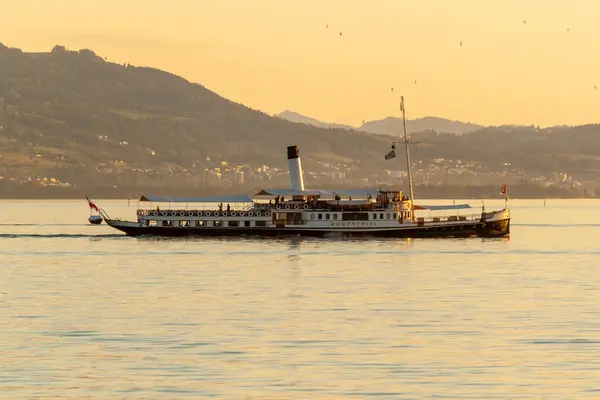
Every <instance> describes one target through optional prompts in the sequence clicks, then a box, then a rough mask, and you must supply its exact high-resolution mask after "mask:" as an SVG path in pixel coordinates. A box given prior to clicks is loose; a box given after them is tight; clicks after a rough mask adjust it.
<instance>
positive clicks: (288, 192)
mask: <svg viewBox="0 0 600 400" xmlns="http://www.w3.org/2000/svg"><path fill="white" fill-rule="evenodd" d="M379 193H401V191H400V190H397V191H394V190H380V189H339V190H324V189H305V190H300V191H298V190H292V189H261V190H259V191H258V192H257V193H254V196H321V197H324V198H329V197H330V198H334V197H335V196H336V195H338V196H341V197H353V196H354V197H368V196H371V197H375V196H377V195H378V194H379Z"/></svg>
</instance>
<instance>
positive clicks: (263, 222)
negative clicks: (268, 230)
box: [254, 221, 267, 226]
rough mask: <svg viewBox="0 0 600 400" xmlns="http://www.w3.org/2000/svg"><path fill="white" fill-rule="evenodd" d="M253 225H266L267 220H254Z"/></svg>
mask: <svg viewBox="0 0 600 400" xmlns="http://www.w3.org/2000/svg"><path fill="white" fill-rule="evenodd" d="M254 225H255V226H267V221H256V222H255V223H254Z"/></svg>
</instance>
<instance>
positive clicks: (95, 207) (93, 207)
mask: <svg viewBox="0 0 600 400" xmlns="http://www.w3.org/2000/svg"><path fill="white" fill-rule="evenodd" d="M85 199H86V200H87V202H88V205H89V206H90V208H91V209H92V210H96V211H98V212H100V210H99V209H98V207H97V206H96V205H95V204H94V203H92V201H91V200H90V199H89V198H88V197H87V196H85Z"/></svg>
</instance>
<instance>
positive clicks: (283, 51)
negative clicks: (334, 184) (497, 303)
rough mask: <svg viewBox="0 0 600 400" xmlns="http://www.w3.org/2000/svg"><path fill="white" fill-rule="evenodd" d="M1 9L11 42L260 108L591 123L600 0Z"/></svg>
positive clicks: (596, 106) (122, 0) (120, 3)
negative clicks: (157, 76)
mask: <svg viewBox="0 0 600 400" xmlns="http://www.w3.org/2000/svg"><path fill="white" fill-rule="evenodd" d="M0 4H1V6H2V12H1V13H0V41H1V42H3V43H4V44H6V45H7V46H11V47H19V48H22V49H23V50H24V51H49V50H50V49H51V48H52V47H53V46H54V45H55V44H62V45H65V46H66V47H67V48H69V49H74V50H78V49H81V48H89V49H92V50H94V51H95V52H96V53H97V54H98V55H101V56H103V57H104V56H106V57H108V59H109V61H110V60H112V61H115V62H121V63H122V62H129V63H131V64H133V65H139V66H152V67H156V68H160V69H164V70H167V71H169V72H173V73H175V74H178V75H181V76H183V77H185V78H186V79H188V80H190V81H193V82H198V83H202V84H203V85H205V86H206V87H208V88H209V89H211V90H213V91H215V92H217V93H219V94H220V95H222V96H224V97H226V98H229V99H231V100H233V101H236V102H240V103H244V104H246V105H248V106H250V107H252V108H255V109H260V110H262V111H264V112H267V113H270V114H273V113H278V112H280V111H283V110H284V109H290V110H294V111H297V112H300V113H302V114H305V115H309V116H312V117H314V118H317V119H320V120H323V121H327V122H338V123H347V124H352V125H360V124H361V123H362V121H363V120H365V121H368V120H374V119H380V118H384V117H387V116H390V115H398V114H399V110H398V103H399V96H400V95H401V94H402V95H404V96H405V100H406V109H407V117H408V118H417V117H423V116H428V115H431V116H439V117H445V118H450V119H459V120H462V121H470V122H474V123H480V124H493V125H497V124H511V123H514V124H536V125H542V126H548V125H556V124H569V125H570V124H584V123H591V122H600V46H599V45H598V43H600V23H598V18H599V17H600V0H570V1H561V0H503V1H491V0H490V1H488V0H377V1H366V0H363V1H359V0H297V1H292V0H214V1H208V0H51V1H50V0H37V1H34V0H19V1H10V0H0ZM340 32H342V36H340V35H339V33H340ZM461 42H462V46H461ZM415 80H416V83H415ZM594 86H598V89H597V90H595V89H594ZM392 87H393V88H394V91H393V92H392V90H391V88H392Z"/></svg>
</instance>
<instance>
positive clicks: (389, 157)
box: [384, 150, 396, 160]
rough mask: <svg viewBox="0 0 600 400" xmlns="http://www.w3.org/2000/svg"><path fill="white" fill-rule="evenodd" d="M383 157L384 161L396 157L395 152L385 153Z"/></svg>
mask: <svg viewBox="0 0 600 400" xmlns="http://www.w3.org/2000/svg"><path fill="white" fill-rule="evenodd" d="M384 157H385V159H386V160H389V159H391V158H394V157H396V151H395V150H390V152H389V153H387V154H386V155H385V156H384Z"/></svg>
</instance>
